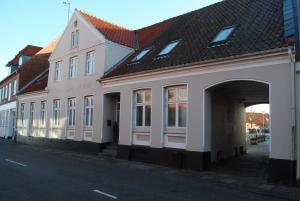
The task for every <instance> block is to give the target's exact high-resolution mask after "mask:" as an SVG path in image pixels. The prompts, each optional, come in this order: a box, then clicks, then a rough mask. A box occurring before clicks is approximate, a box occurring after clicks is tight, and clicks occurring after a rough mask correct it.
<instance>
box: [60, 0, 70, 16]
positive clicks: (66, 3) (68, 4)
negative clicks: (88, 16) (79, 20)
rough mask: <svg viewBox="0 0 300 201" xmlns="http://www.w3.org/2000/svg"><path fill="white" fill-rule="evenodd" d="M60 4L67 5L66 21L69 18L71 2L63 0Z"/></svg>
mask: <svg viewBox="0 0 300 201" xmlns="http://www.w3.org/2000/svg"><path fill="white" fill-rule="evenodd" d="M62 4H64V5H66V6H68V21H69V20H70V9H71V3H70V2H69V1H63V2H62Z"/></svg>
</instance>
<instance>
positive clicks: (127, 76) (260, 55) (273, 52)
mask: <svg viewBox="0 0 300 201" xmlns="http://www.w3.org/2000/svg"><path fill="white" fill-rule="evenodd" d="M289 49H290V47H283V48H277V49H273V50H266V51H261V52H255V53H250V54H244V55H237V56H231V57H227V58H218V59H211V60H208V61H200V62H193V63H187V64H182V65H177V66H170V67H164V68H159V69H154V70H148V71H141V72H136V73H129V74H123V75H118V76H113V77H107V78H105V77H104V78H100V79H98V80H97V81H99V82H106V81H107V82H109V81H114V80H118V81H120V80H125V79H130V78H134V77H138V76H147V75H148V74H154V73H162V72H166V71H174V70H178V69H179V68H181V69H182V70H188V69H193V68H195V66H197V65H201V66H204V65H205V66H207V67H209V66H212V65H216V64H226V63H231V62H234V61H236V60H241V61H244V60H249V59H250V57H258V58H264V57H266V56H272V55H278V54H282V53H288V52H289ZM183 67H184V68H183ZM197 67H198V66H197Z"/></svg>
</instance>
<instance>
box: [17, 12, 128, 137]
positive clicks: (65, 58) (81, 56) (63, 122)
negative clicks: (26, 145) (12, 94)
mask: <svg viewBox="0 0 300 201" xmlns="http://www.w3.org/2000/svg"><path fill="white" fill-rule="evenodd" d="M132 51H133V50H132V49H131V48H129V47H126V46H123V45H120V44H117V43H114V42H111V41H108V40H107V39H106V38H105V37H104V36H103V35H102V34H101V33H100V32H99V31H98V30H97V29H96V28H95V27H94V26H93V25H91V24H90V23H89V22H88V21H87V20H85V19H84V17H83V16H81V14H80V12H79V11H75V13H74V15H73V17H72V18H71V20H70V22H69V24H68V26H67V27H66V29H65V31H64V33H63V35H62V37H61V38H60V41H59V42H58V44H57V46H56V48H55V49H54V51H53V52H52V54H51V56H50V58H49V62H50V68H49V77H48V86H47V88H46V89H45V91H42V92H37V93H32V94H24V95H20V96H18V98H19V118H18V130H19V131H18V132H19V134H20V135H22V136H36V137H46V138H49V139H70V140H74V141H91V142H97V143H100V142H103V141H104V139H102V135H101V126H102V124H101V122H102V121H101V118H102V116H101V113H102V101H103V95H102V90H101V89H100V87H99V86H100V85H99V82H98V81H97V80H98V79H99V78H100V77H102V76H103V74H104V72H105V71H107V70H109V69H110V68H111V67H113V66H114V65H115V64H117V63H118V62H119V61H120V60H121V59H123V58H124V57H126V56H127V55H128V54H130V53H131V52H132ZM70 100H72V104H70ZM42 102H46V116H47V120H46V125H43V126H42V127H43V128H42V127H41V126H40V124H39V123H37V122H40V119H41V118H42V115H41V114H42V113H41V108H42V107H41V105H42ZM31 104H34V105H35V107H34V111H33V113H34V117H33V119H34V120H33V127H32V129H30V126H29V123H30V121H29V120H30V118H31V117H30V116H28V114H30V105H31ZM21 105H23V106H24V108H25V113H24V114H25V116H24V120H22V118H21V114H22V112H21V111H20V108H21V107H20V106H21ZM70 107H71V108H70ZM70 118H72V120H70ZM22 122H23V123H22ZM70 122H72V123H70ZM41 129H42V130H41Z"/></svg>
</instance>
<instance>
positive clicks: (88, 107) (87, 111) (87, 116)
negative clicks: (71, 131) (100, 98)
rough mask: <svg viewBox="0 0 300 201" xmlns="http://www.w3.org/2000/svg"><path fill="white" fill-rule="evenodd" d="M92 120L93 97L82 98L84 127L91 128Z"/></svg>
mask: <svg viewBox="0 0 300 201" xmlns="http://www.w3.org/2000/svg"><path fill="white" fill-rule="evenodd" d="M93 118H94V96H86V97H84V126H86V127H92V126H93Z"/></svg>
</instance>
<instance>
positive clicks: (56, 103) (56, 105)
mask: <svg viewBox="0 0 300 201" xmlns="http://www.w3.org/2000/svg"><path fill="white" fill-rule="evenodd" d="M59 125H60V99H55V100H53V126H54V127H59Z"/></svg>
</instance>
